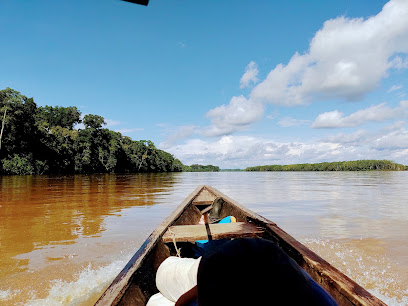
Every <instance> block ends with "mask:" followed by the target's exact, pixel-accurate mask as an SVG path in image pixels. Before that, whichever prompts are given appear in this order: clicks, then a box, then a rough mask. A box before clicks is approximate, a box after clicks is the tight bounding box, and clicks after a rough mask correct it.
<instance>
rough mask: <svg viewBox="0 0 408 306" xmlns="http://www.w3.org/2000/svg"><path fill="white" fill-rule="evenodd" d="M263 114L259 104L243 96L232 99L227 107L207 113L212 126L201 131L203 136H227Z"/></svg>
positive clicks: (219, 107)
mask: <svg viewBox="0 0 408 306" xmlns="http://www.w3.org/2000/svg"><path fill="white" fill-rule="evenodd" d="M263 114H264V107H263V105H262V104H261V103H256V102H254V101H251V100H247V99H246V98H245V97H244V96H239V97H233V98H232V99H231V101H230V103H229V104H228V105H225V104H224V105H221V106H218V107H216V108H214V109H212V110H210V111H209V112H208V113H207V117H208V118H210V120H211V123H212V126H211V127H209V128H207V129H205V130H204V131H203V135H204V136H221V135H229V134H231V133H233V132H236V131H241V130H244V129H245V128H247V127H248V125H249V124H251V123H252V122H254V121H256V120H258V119H260V118H261V117H262V116H263Z"/></svg>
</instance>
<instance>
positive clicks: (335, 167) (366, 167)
mask: <svg viewBox="0 0 408 306" xmlns="http://www.w3.org/2000/svg"><path fill="white" fill-rule="evenodd" d="M406 170H408V166H405V165H402V164H397V163H394V162H393V161H390V160H354V161H342V162H326V163H316V164H294V165H267V166H256V167H248V168H246V169H245V171H406Z"/></svg>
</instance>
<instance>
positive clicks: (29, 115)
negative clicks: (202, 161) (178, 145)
mask: <svg viewBox="0 0 408 306" xmlns="http://www.w3.org/2000/svg"><path fill="white" fill-rule="evenodd" d="M0 120H1V121H0V122H1V127H0V129H1V130H0V175H1V174H49V173H52V174H54V173H63V174H67V173H110V172H115V173H124V172H165V171H182V170H183V167H184V165H183V164H182V163H181V162H180V161H179V160H178V159H176V158H174V157H173V156H172V155H171V154H170V153H167V152H165V151H162V150H159V149H157V148H156V147H155V146H154V144H153V143H152V142H151V141H145V140H140V141H134V140H132V139H131V138H129V137H126V136H123V135H121V134H120V133H118V132H114V131H111V130H109V129H106V128H103V126H104V125H105V124H106V123H105V120H104V118H103V117H101V116H98V115H92V114H88V115H85V116H84V117H83V118H81V112H80V111H79V110H78V109H77V108H76V107H75V106H70V107H61V106H55V107H53V106H45V107H38V106H37V105H36V103H35V102H34V100H33V98H27V97H26V96H24V95H22V94H20V93H19V92H18V91H15V90H13V89H10V88H7V89H4V90H1V91H0ZM79 123H83V125H84V127H85V128H84V129H75V128H74V127H75V126H76V125H77V124H79Z"/></svg>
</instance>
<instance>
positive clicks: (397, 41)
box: [0, 0, 408, 168]
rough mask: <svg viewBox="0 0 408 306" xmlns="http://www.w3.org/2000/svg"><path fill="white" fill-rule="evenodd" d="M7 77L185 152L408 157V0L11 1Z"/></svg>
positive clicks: (4, 10)
mask: <svg viewBox="0 0 408 306" xmlns="http://www.w3.org/2000/svg"><path fill="white" fill-rule="evenodd" d="M0 37H1V38H2V39H1V42H0V67H1V69H0V88H1V89H4V88H6V87H11V88H13V89H16V90H18V91H20V92H21V93H23V94H24V95H26V96H29V97H34V99H35V101H36V103H37V104H38V105H54V106H55V105H60V106H71V105H74V106H77V107H78V108H79V109H80V110H81V112H82V114H83V115H85V114H88V113H91V114H98V115H101V116H103V117H104V118H105V119H106V121H107V123H108V125H107V127H108V128H110V129H113V130H117V131H120V132H121V133H122V134H124V135H127V136H130V137H132V138H133V139H135V140H140V139H149V140H152V141H153V142H154V143H155V144H156V146H157V147H159V148H162V149H164V150H166V151H168V152H170V153H172V154H174V155H175V157H177V158H179V159H180V160H181V161H182V162H183V163H185V164H192V163H201V164H215V165H219V166H221V167H222V168H244V167H247V166H255V165H264V164H289V163H303V162H322V161H341V160H356V159H391V160H394V161H396V162H400V163H404V164H408V127H407V125H406V121H407V118H408V95H406V93H407V89H408V82H407V80H408V73H407V70H408V1H406V0H391V1H383V0H381V1H372V0H361V1H343V0H339V1H336V2H333V1H325V0H319V1H317V0H316V1H300V0H297V1H256V2H254V1H172V0H167V1H163V0H151V1H150V4H149V6H147V7H144V6H139V5H134V4H131V3H127V2H122V1H119V0H81V1H79V0H72V1H51V0H30V1H29V0H20V1H12V0H2V1H1V2H0Z"/></svg>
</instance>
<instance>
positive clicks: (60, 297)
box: [26, 260, 127, 306]
mask: <svg viewBox="0 0 408 306" xmlns="http://www.w3.org/2000/svg"><path fill="white" fill-rule="evenodd" d="M126 262H127V261H125V260H123V261H122V260H120V261H115V262H113V263H111V264H109V265H107V266H104V267H99V268H93V267H92V265H91V264H89V265H88V267H87V268H86V269H85V270H83V271H82V272H80V273H79V275H78V278H77V280H75V281H72V282H66V281H62V280H56V281H54V284H53V286H52V287H51V290H50V291H49V294H48V296H47V297H46V298H44V299H31V300H29V301H28V302H27V303H26V305H32V306H37V305H38V306H40V305H44V306H45V305H56V304H58V305H93V304H94V303H95V302H96V301H97V299H98V298H99V296H100V295H101V294H102V293H103V291H104V290H105V289H106V288H107V287H108V286H109V284H110V283H111V282H112V280H113V279H114V278H115V277H116V275H118V273H119V272H120V271H121V269H122V268H123V267H124V265H125V264H126Z"/></svg>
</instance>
